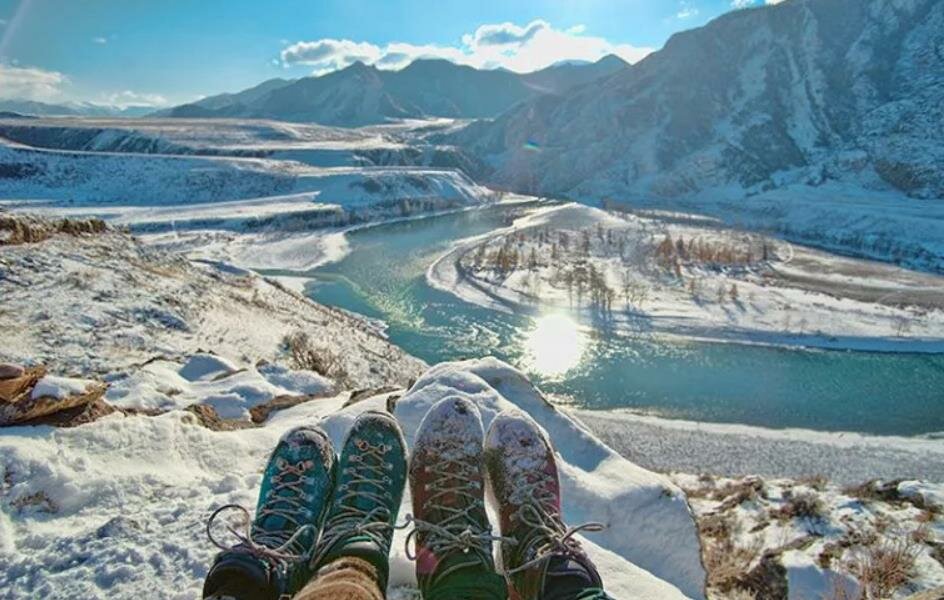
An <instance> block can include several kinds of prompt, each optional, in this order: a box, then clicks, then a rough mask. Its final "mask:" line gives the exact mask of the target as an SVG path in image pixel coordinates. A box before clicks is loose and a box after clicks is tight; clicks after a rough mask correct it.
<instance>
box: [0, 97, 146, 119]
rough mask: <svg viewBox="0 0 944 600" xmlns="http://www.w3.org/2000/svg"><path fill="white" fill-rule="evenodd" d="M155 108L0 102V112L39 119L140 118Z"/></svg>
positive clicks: (90, 103) (15, 101) (87, 103)
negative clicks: (52, 117)
mask: <svg viewBox="0 0 944 600" xmlns="http://www.w3.org/2000/svg"><path fill="white" fill-rule="evenodd" d="M153 110H154V107H153V106H125V107H121V106H112V105H109V104H95V103H92V102H67V103H65V104H50V103H47V102H38V101H35V100H0V112H10V113H17V114H20V115H33V116H38V117H49V116H57V117H60V116H65V117H77V116H82V117H140V116H144V115H146V114H148V113H150V112H153Z"/></svg>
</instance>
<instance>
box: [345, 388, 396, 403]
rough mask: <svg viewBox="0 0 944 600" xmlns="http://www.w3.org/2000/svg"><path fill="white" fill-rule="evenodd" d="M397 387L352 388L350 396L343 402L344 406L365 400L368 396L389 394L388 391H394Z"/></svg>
mask: <svg viewBox="0 0 944 600" xmlns="http://www.w3.org/2000/svg"><path fill="white" fill-rule="evenodd" d="M398 389H400V388H397V387H393V386H389V385H385V386H382V387H378V388H368V389H361V390H354V391H352V392H351V397H350V398H348V400H347V402H345V403H344V406H351V405H352V404H357V403H358V402H361V401H362V400H367V399H368V398H373V397H374V396H379V395H381V394H389V393H390V392H395V391H397V390H398Z"/></svg>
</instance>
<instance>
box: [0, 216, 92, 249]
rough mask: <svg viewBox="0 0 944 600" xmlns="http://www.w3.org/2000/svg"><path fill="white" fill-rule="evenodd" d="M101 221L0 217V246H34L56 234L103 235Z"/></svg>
mask: <svg viewBox="0 0 944 600" xmlns="http://www.w3.org/2000/svg"><path fill="white" fill-rule="evenodd" d="M106 231H108V225H106V224H105V221H103V220H101V219H95V218H90V219H41V218H37V217H30V216H26V215H0V246H13V245H18V244H34V243H37V242H41V241H43V240H46V239H49V238H50V237H52V236H53V235H55V234H57V233H63V234H66V235H85V234H97V233H105V232H106Z"/></svg>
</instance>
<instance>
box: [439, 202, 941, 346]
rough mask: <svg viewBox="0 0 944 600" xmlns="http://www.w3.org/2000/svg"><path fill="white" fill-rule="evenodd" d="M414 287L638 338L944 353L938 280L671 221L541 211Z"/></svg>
mask: <svg viewBox="0 0 944 600" xmlns="http://www.w3.org/2000/svg"><path fill="white" fill-rule="evenodd" d="M427 278H428V280H429V281H430V283H431V284H432V285H434V286H436V287H439V288H441V289H444V290H446V291H450V292H452V293H455V294H457V295H458V296H460V297H461V298H463V299H465V300H468V301H470V302H473V303H477V304H480V305H483V306H488V307H491V308H495V309H497V310H522V309H523V310H540V311H545V312H547V311H554V310H579V311H584V312H587V313H596V314H598V315H602V316H604V317H606V318H608V319H611V320H612V322H613V323H615V324H617V325H618V326H620V327H623V328H625V329H626V330H628V331H632V332H638V333H658V334H674V335H682V336H686V337H691V338H700V339H713V340H725V341H728V340H734V341H747V342H759V343H773V344H789V345H802V346H816V347H824V348H850V349H865V350H875V349H880V350H894V351H941V350H942V349H944V278H942V277H939V276H935V275H929V274H922V273H916V272H913V271H908V270H905V269H902V268H898V267H893V266H890V265H887V264H882V263H873V262H869V261H863V260H855V259H848V258H844V257H837V256H833V255H828V254H825V253H822V252H817V251H814V250H811V249H808V248H804V247H801V246H795V245H792V244H789V243H786V242H783V241H779V240H775V239H772V238H765V237H762V236H759V235H756V234H750V233H745V232H742V231H737V230H731V229H727V228H724V227H720V226H717V224H716V223H712V222H711V221H710V219H709V220H705V219H702V218H698V217H693V218H689V217H688V216H687V215H684V214H659V215H649V216H637V215H633V214H629V213H613V212H607V211H602V210H599V209H595V208H590V207H586V206H583V205H578V204H567V205H563V206H558V207H551V208H548V209H546V210H543V211H540V212H537V213H535V214H532V215H529V216H527V217H524V218H522V219H520V220H519V221H518V222H516V223H515V224H514V225H513V226H511V227H509V228H507V229H504V230H501V231H497V232H495V233H492V234H489V235H485V236H481V237H479V238H475V239H471V240H465V241H463V242H460V243H459V244H457V246H456V247H455V248H454V249H453V250H452V251H451V252H450V253H448V254H446V255H445V256H444V257H442V258H441V259H440V260H439V261H438V262H437V263H435V264H434V265H433V266H432V267H430V269H429V272H428V274H427Z"/></svg>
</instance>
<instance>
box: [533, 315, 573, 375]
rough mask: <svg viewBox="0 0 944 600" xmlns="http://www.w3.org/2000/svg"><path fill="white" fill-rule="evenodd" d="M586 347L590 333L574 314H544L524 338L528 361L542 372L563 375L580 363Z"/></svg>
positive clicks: (535, 321) (534, 368) (538, 371)
mask: <svg viewBox="0 0 944 600" xmlns="http://www.w3.org/2000/svg"><path fill="white" fill-rule="evenodd" d="M586 347H587V336H586V334H585V333H584V332H583V331H582V330H581V329H580V325H579V324H578V323H577V322H576V321H575V320H574V319H572V318H571V317H570V316H568V315H566V314H564V313H551V314H546V315H542V316H540V317H538V318H536V319H535V320H534V327H533V328H532V329H531V330H530V331H528V333H527V334H526V337H525V340H524V351H525V361H526V365H527V367H528V369H529V370H531V371H532V372H535V373H539V374H541V375H546V376H551V377H553V376H559V375H563V374H564V373H566V372H567V371H569V370H571V369H573V368H574V367H576V366H577V365H578V364H579V363H580V359H581V357H582V356H583V353H584V350H585V349H586Z"/></svg>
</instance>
